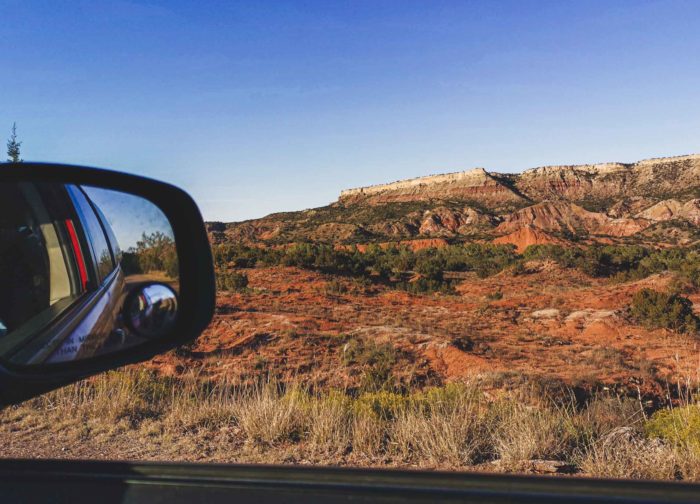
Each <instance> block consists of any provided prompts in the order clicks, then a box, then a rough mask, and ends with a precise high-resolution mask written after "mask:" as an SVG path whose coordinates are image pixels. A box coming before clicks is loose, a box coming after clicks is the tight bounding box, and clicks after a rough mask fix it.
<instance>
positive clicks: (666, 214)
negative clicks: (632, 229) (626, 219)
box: [637, 199, 700, 226]
mask: <svg viewBox="0 0 700 504" xmlns="http://www.w3.org/2000/svg"><path fill="white" fill-rule="evenodd" d="M637 217H638V218H641V219H648V220H651V221H654V222H663V221H667V220H671V219H681V220H685V221H688V222H690V223H691V224H694V225H696V226H697V225H699V224H700V199H691V200H689V201H687V202H685V203H681V202H680V201H678V200H675V199H669V200H664V201H659V202H658V203H657V204H655V205H652V206H651V207H649V208H647V209H646V210H644V211H643V212H639V213H638V214H637Z"/></svg>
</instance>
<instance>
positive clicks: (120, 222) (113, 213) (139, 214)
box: [83, 186, 173, 250]
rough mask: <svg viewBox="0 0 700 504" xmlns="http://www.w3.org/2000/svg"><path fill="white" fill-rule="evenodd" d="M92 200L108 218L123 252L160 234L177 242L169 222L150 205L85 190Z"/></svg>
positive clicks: (122, 195)
mask: <svg viewBox="0 0 700 504" xmlns="http://www.w3.org/2000/svg"><path fill="white" fill-rule="evenodd" d="M83 189H84V190H85V192H86V193H87V194H88V196H89V197H90V199H91V200H92V201H93V203H95V205H97V206H98V207H100V210H102V213H103V214H104V215H105V217H106V218H107V221H108V222H109V224H110V226H112V230H113V231H114V235H115V236H116V237H117V241H118V242H119V246H120V248H121V249H122V250H128V249H129V248H130V247H135V246H136V242H137V241H138V240H140V239H141V236H142V235H143V234H144V233H145V234H147V235H148V234H151V233H153V232H155V231H160V232H161V233H164V234H166V235H167V236H169V237H171V238H173V230H172V228H171V227H170V222H169V221H168V218H167V217H166V216H165V214H163V212H162V211H161V210H160V208H158V207H157V206H155V205H154V204H153V203H151V202H150V201H148V200H146V199H144V198H141V197H139V196H134V195H133V194H127V193H122V192H118V191H110V190H108V189H102V188H99V187H89V186H83Z"/></svg>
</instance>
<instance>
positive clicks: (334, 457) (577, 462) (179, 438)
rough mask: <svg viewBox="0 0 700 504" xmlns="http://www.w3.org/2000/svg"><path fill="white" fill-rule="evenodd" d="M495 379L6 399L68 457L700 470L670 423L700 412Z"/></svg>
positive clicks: (1, 420)
mask: <svg viewBox="0 0 700 504" xmlns="http://www.w3.org/2000/svg"><path fill="white" fill-rule="evenodd" d="M482 385H483V384H479V383H477V382H475V383H464V384H450V385H447V386H445V387H441V388H428V389H425V390H423V391H420V392H414V393H411V394H399V393H395V392H390V391H378V392H367V393H363V394H360V395H359V396H351V395H349V394H348V393H346V392H343V391H326V392H323V393H311V392H309V391H308V390H304V389H303V388H301V387H300V386H287V387H282V386H280V385H278V384H274V383H263V384H260V385H259V386H255V387H248V388H240V387H236V386H234V385H232V384H227V383H222V382H217V383H216V384H208V383H206V382H204V381H203V380H201V379H200V378H199V377H197V376H191V377H189V378H187V379H181V380H177V381H175V380H171V379H167V378H162V377H158V376H156V375H154V374H151V373H148V372H144V371H133V370H131V371H129V370H127V371H121V372H114V373H109V374H106V375H102V376H100V377H97V378H94V379H91V380H87V381H84V382H81V383H78V384H75V385H71V386H68V387H65V388H63V389H61V390H58V391H55V392H52V393H50V394H46V395H44V396H42V397H40V398H37V399H34V400H32V401H28V402H27V403H24V404H21V405H19V406H15V407H11V408H8V409H6V410H4V411H3V412H2V413H1V414H0V439H2V440H11V439H13V438H12V436H15V437H16V436H22V440H21V442H22V443H23V444H22V446H23V447H25V448H26V446H27V443H29V445H30V446H31V445H32V443H35V444H36V445H37V446H39V445H40V444H41V443H45V444H46V446H44V448H43V450H44V452H42V451H41V449H35V448H36V446H34V447H33V448H32V450H33V451H32V450H29V451H30V453H32V454H33V455H34V456H56V455H55V453H54V452H52V451H50V450H51V448H52V446H51V444H50V443H51V442H52V441H51V440H53V439H62V440H63V441H62V442H65V443H68V444H69V446H72V447H81V446H82V447H85V448H84V449H83V450H82V451H81V452H80V456H81V457H90V456H99V457H104V458H132V459H133V458H160V459H164V458H165V459H170V460H182V459H187V460H211V461H247V462H255V461H264V462H276V463H288V462H291V463H323V464H337V465H364V466H366V465H392V466H412V467H426V468H442V469H469V468H475V467H480V466H481V467H488V468H491V469H492V470H503V471H519V470H522V469H523V467H527V463H528V462H530V461H532V460H541V459H545V460H557V461H561V462H565V463H567V464H569V465H571V466H573V467H575V468H576V469H577V470H578V471H580V472H581V473H583V474H587V475H591V476H600V477H613V478H643V479H649V478H652V479H688V480H698V479H699V478H700V450H699V449H698V447H699V446H700V440H698V439H695V437H696V436H697V434H696V431H695V430H692V431H688V433H686V434H684V437H682V438H679V437H678V436H676V435H675V433H676V430H673V429H672V427H673V425H675V424H672V423H669V422H670V420H668V421H664V419H665V416H664V415H666V416H669V415H671V416H672V419H673V420H674V421H675V419H676V418H681V417H683V415H688V414H690V413H687V412H686V411H685V410H683V411H679V412H678V413H663V412H662V413H659V414H658V415H657V416H655V417H652V419H651V420H649V419H647V418H646V416H645V415H644V413H643V411H642V409H641V407H640V405H639V404H638V402H636V401H634V400H630V399H620V398H616V397H610V396H601V397H599V398H597V399H595V400H593V401H591V402H590V403H589V404H588V405H587V406H586V407H583V408H581V407H575V405H574V404H573V402H571V401H569V402H567V401H562V400H559V401H554V400H549V399H546V398H543V397H544V396H543V395H542V393H541V392H538V391H535V390H532V389H527V388H519V389H517V390H513V391H510V392H507V391H504V390H502V391H501V392H499V393H498V395H497V396H496V397H493V396H491V395H487V394H484V393H483V391H482V390H483V386H482ZM692 408H695V406H692ZM693 411H695V410H692V409H689V410H688V412H693ZM693 414H695V413H693ZM683 418H684V417H683ZM660 422H661V423H660ZM667 424H668V425H670V427H669V428H668V429H666V430H663V429H662V428H663V427H664V426H666V425H667ZM659 425H661V427H659ZM659 429H661V430H659ZM658 432H661V434H659V433H658ZM666 432H668V434H664V433H666ZM2 436H4V437H2ZM42 436H43V437H42ZM9 444H11V443H9ZM6 446H7V445H6ZM5 454H6V456H13V455H14V454H15V453H14V452H9V451H8V450H7V448H6V451H5ZM59 456H60V454H59ZM484 464H486V465H484Z"/></svg>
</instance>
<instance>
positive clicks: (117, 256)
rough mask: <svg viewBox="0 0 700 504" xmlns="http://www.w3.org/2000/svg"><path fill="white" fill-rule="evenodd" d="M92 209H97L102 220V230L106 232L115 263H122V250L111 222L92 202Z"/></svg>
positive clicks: (96, 211)
mask: <svg viewBox="0 0 700 504" xmlns="http://www.w3.org/2000/svg"><path fill="white" fill-rule="evenodd" d="M91 203H92V208H94V209H95V213H96V214H97V217H98V218H99V219H100V222H101V223H102V229H104V230H105V233H106V234H107V238H108V239H109V245H110V246H111V247H112V253H113V254H114V262H116V263H117V264H119V263H121V260H122V251H121V248H120V247H119V242H117V237H116V236H114V231H113V230H112V226H110V225H109V222H108V221H107V218H106V217H105V215H104V214H103V213H102V210H100V207H98V206H97V205H96V204H95V203H94V202H92V201H91Z"/></svg>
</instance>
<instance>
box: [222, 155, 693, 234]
mask: <svg viewBox="0 0 700 504" xmlns="http://www.w3.org/2000/svg"><path fill="white" fill-rule="evenodd" d="M698 196H700V155H688V156H677V157H669V158H658V159H651V160H645V161H639V162H636V163H627V164H626V163H606V164H596V165H572V166H547V167H541V168H534V169H530V170H526V171H524V172H523V173H521V174H518V175H513V174H498V173H495V172H488V171H486V170H484V169H483V168H477V169H474V170H470V171H465V172H459V173H451V174H444V175H432V176H427V177H419V178H415V179H409V180H404V181H398V182H393V183H389V184H381V185H376V186H369V187H361V188H357V189H348V190H344V191H342V192H341V193H340V197H339V199H338V201H337V202H335V203H333V204H331V205H328V206H326V207H321V208H315V209H311V210H304V211H300V212H286V213H280V214H272V215H269V216H267V217H264V218H262V219H255V220H250V221H245V222H239V223H228V224H224V223H210V224H209V231H210V235H211V237H212V241H213V242H214V243H225V242H232V241H233V242H237V243H245V244H255V245H258V246H266V245H269V246H278V245H284V244H289V243H299V242H321V243H328V244H344V245H348V244H366V243H385V242H396V241H406V240H413V239H430V238H442V239H446V240H448V241H449V242H465V241H492V240H496V242H497V243H513V244H514V245H516V247H518V248H522V247H523V246H524V245H526V244H528V245H529V244H533V243H570V242H575V241H580V240H584V241H587V242H599V243H627V244H630V243H640V244H646V245H650V246H664V245H683V246H685V245H689V244H692V243H694V242H696V241H697V240H698V239H699V238H700V233H698V232H697V230H696V226H697V225H698V224H699V223H700V198H698Z"/></svg>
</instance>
